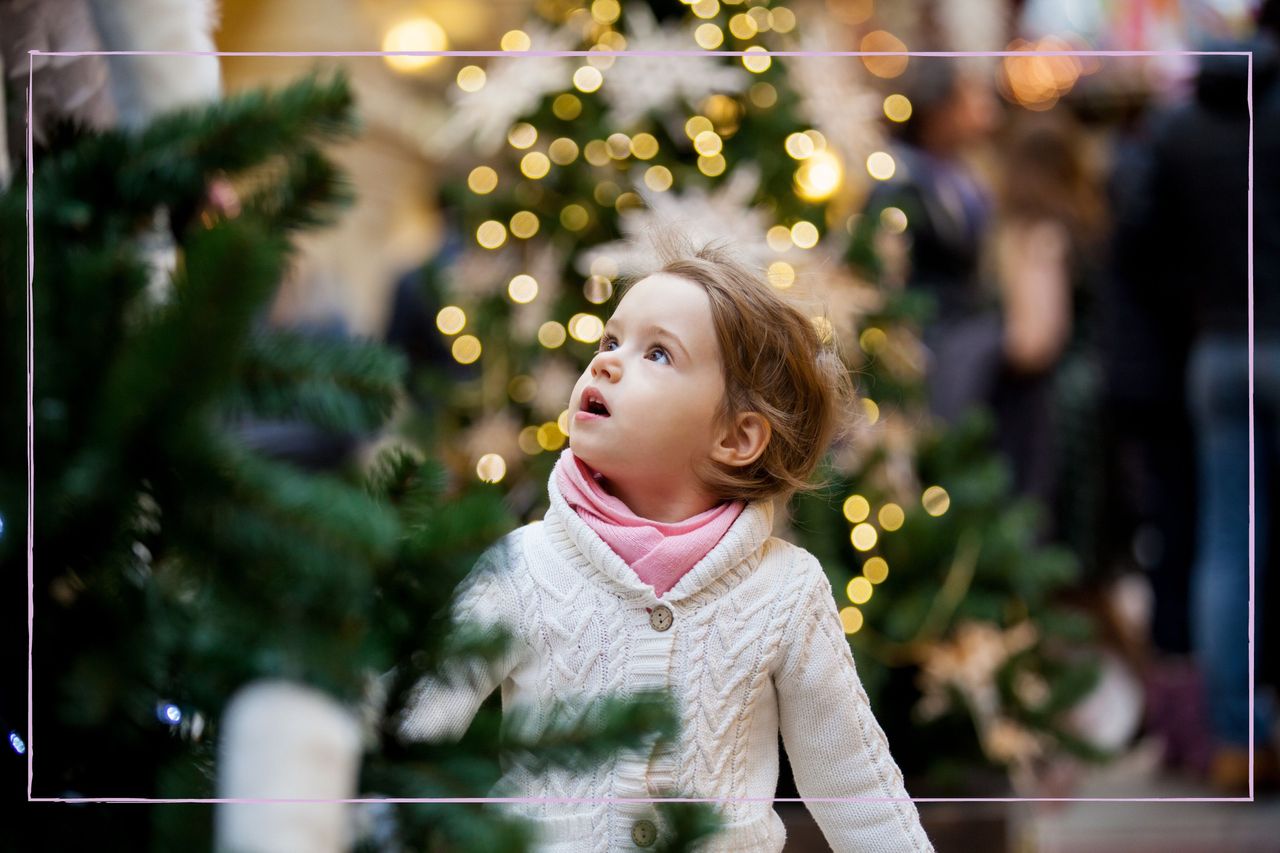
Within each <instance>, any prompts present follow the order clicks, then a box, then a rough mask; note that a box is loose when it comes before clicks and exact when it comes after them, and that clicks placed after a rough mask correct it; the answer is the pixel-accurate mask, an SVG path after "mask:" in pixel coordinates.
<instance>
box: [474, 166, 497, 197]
mask: <svg viewBox="0 0 1280 853" xmlns="http://www.w3.org/2000/svg"><path fill="white" fill-rule="evenodd" d="M467 187H468V188H469V189H470V190H471V191H472V192H473V193H475V194H476V195H488V194H489V193H491V192H493V191H494V190H495V189H497V187H498V173H497V172H495V171H494V170H493V169H491V168H490V167H488V166H476V167H475V168H474V169H472V170H471V174H469V175H467Z"/></svg>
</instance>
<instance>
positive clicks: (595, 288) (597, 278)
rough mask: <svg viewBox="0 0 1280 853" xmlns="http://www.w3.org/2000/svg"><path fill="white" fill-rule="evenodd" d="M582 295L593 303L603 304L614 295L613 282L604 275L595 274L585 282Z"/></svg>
mask: <svg viewBox="0 0 1280 853" xmlns="http://www.w3.org/2000/svg"><path fill="white" fill-rule="evenodd" d="M582 295H583V296H585V297H587V301H588V302H590V303H592V304H593V305H603V304H604V303H606V302H608V301H609V297H611V296H613V282H611V281H609V279H607V278H605V277H604V276H602V275H593V276H591V277H590V278H588V279H587V280H586V281H585V282H583V284H582Z"/></svg>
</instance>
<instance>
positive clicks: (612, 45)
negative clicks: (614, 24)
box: [600, 30, 627, 51]
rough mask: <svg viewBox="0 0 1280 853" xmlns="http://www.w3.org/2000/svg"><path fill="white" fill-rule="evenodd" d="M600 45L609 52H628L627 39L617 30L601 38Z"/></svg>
mask: <svg viewBox="0 0 1280 853" xmlns="http://www.w3.org/2000/svg"><path fill="white" fill-rule="evenodd" d="M600 45H601V46H602V47H604V48H606V49H608V50H617V51H622V50H626V49H627V37H626V36H624V35H623V34H622V33H620V32H618V31H617V30H609V31H608V32H606V33H604V34H603V35H602V36H600Z"/></svg>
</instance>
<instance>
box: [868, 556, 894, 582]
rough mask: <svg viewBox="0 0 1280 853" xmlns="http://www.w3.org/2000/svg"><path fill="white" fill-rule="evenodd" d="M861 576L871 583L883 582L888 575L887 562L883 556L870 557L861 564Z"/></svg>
mask: <svg viewBox="0 0 1280 853" xmlns="http://www.w3.org/2000/svg"><path fill="white" fill-rule="evenodd" d="M862 576H863V577H865V578H866V579H867V580H869V581H871V582H872V583H884V581H885V578H887V577H889V564H888V563H886V562H885V561H884V557H871V558H869V559H868V560H867V561H866V562H865V563H863V564H862Z"/></svg>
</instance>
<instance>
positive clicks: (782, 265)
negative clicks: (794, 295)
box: [769, 232, 796, 290]
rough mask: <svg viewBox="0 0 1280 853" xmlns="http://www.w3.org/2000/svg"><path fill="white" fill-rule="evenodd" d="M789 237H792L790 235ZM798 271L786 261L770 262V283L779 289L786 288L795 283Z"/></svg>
mask: <svg viewBox="0 0 1280 853" xmlns="http://www.w3.org/2000/svg"><path fill="white" fill-rule="evenodd" d="M788 234H790V232H788ZM788 239H790V238H789V237H788ZM795 281H796V271H795V269H794V268H792V266H791V264H789V263H787V262H786V261H774V262H773V263H771V264H769V283H770V284H772V285H773V286H774V287H776V288H778V289H779V290H786V289H787V288H788V287H790V286H791V285H793V284H795Z"/></svg>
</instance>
